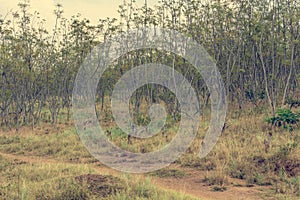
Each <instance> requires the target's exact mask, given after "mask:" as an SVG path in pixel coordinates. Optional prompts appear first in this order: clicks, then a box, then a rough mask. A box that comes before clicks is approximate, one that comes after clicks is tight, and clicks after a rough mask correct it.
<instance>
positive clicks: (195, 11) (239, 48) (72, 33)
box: [0, 0, 300, 129]
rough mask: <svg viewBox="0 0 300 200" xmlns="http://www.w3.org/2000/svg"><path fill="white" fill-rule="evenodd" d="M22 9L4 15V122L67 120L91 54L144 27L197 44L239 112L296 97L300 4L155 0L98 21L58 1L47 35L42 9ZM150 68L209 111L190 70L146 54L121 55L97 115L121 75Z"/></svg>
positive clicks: (103, 83) (152, 91) (167, 56)
mask: <svg viewBox="0 0 300 200" xmlns="http://www.w3.org/2000/svg"><path fill="white" fill-rule="evenodd" d="M18 5H19V10H18V11H17V12H13V13H8V14H7V15H6V16H1V17H0V39H1V42H0V87H1V89H0V90H1V94H0V122H1V125H5V126H8V127H16V128H17V129H18V128H19V127H20V126H22V125H32V126H35V125H36V124H37V123H38V122H40V121H47V122H51V123H53V124H55V123H57V119H58V117H59V115H60V114H61V113H62V112H66V116H67V118H68V120H69V118H70V115H71V107H72V105H71V98H72V90H73V83H74V80H75V77H76V74H77V71H78V69H79V67H80V65H81V64H82V63H83V61H84V59H85V57H86V56H87V55H88V53H89V52H91V50H92V49H93V47H95V46H96V45H98V44H100V43H101V42H103V41H106V40H108V39H109V38H110V37H112V36H113V35H114V34H117V33H122V32H126V31H127V30H130V29H134V28H143V27H150V28H155V27H162V28H167V29H173V30H177V31H180V32H181V33H184V34H185V35H187V36H189V37H191V38H193V39H194V40H195V41H197V42H198V43H199V44H202V45H203V46H204V47H205V49H206V50H207V51H208V52H209V54H210V55H211V56H212V57H213V59H214V60H215V62H216V63H217V66H218V69H219V71H220V73H221V75H222V77H223V80H224V82H225V88H226V92H227V98H228V100H229V102H230V104H232V105H238V107H239V109H242V108H243V107H244V106H245V105H246V104H249V103H251V104H253V105H254V106H261V105H266V106H268V108H269V110H270V113H271V114H272V115H275V113H276V110H277V108H279V107H281V106H283V105H284V104H285V103H286V101H287V100H288V99H295V98H300V97H299V96H300V95H299V92H300V90H299V89H300V87H299V81H300V57H299V51H300V32H299V31H300V27H299V22H300V20H299V19H300V1H299V0H253V1H247V0H223V1H221V0H211V1H204V0H161V1H159V2H158V3H157V4H156V5H155V6H154V7H150V6H148V1H147V0H145V1H144V4H143V5H142V6H138V5H137V4H136V0H124V2H123V3H122V4H121V5H120V6H119V8H118V12H119V19H115V18H106V19H100V20H99V21H98V23H97V24H92V23H91V22H90V21H89V19H86V18H83V17H81V16H80V15H79V14H78V15H74V16H73V17H71V18H70V19H67V18H65V17H64V14H63V6H62V5H60V4H58V5H57V6H56V8H55V10H54V15H55V17H56V21H55V22H56V23H55V26H54V27H53V30H47V29H46V28H45V24H46V23H47V22H46V21H45V20H43V19H42V17H41V16H40V15H39V13H38V12H31V11H30V9H29V8H30V4H29V2H28V1H22V2H20V3H19V4H18ZM125 50H126V49H124V51H125ZM150 62H157V63H163V64H166V65H168V66H172V67H173V68H174V69H176V70H177V71H179V72H180V73H182V74H184V76H185V77H186V78H187V79H188V80H189V81H190V82H191V84H192V85H193V86H194V88H195V91H196V93H197V96H198V98H199V100H200V101H201V102H202V104H203V107H205V106H207V104H208V103H209V92H208V89H207V88H206V87H205V84H204V82H203V79H202V78H201V76H200V75H199V74H198V73H196V72H195V70H194V69H193V67H192V66H190V65H189V63H187V62H186V61H185V60H184V59H182V58H180V57H178V56H176V55H174V54H172V53H167V52H162V51H159V50H156V49H146V50H139V51H136V52H130V53H127V54H126V55H124V56H123V57H121V58H119V59H118V60H117V61H116V62H115V63H114V65H115V67H113V68H111V69H110V70H107V71H106V72H105V74H104V76H103V77H102V78H101V80H100V82H99V85H98V91H97V101H99V102H100V103H101V104H102V106H101V107H102V109H103V107H104V102H105V99H106V98H105V96H107V95H110V94H111V92H112V90H113V85H114V84H115V83H116V82H117V81H118V79H119V78H120V77H121V76H122V75H123V74H124V73H125V72H126V71H127V70H129V69H131V68H133V67H135V66H137V65H139V64H144V63H150ZM132 99H133V100H132V103H133V105H134V109H135V113H138V112H139V108H140V105H141V102H140V101H141V99H146V101H147V102H149V103H153V102H157V101H165V102H166V105H167V107H169V108H168V110H169V113H173V114H174V113H176V112H175V111H176V110H178V109H179V105H177V103H176V102H177V101H176V98H175V97H174V95H173V94H172V93H170V92H167V90H166V89H165V88H163V87H160V86H158V85H147V86H145V87H143V88H141V89H139V90H138V91H136V93H135V95H134V97H133V98H132ZM174 117H176V116H175V114H174Z"/></svg>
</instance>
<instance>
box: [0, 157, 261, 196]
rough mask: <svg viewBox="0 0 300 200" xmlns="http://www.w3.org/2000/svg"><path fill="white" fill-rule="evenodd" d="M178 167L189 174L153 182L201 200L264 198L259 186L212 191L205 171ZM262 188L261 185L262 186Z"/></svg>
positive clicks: (45, 160) (30, 160)
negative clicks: (205, 182) (207, 183)
mask: <svg viewBox="0 0 300 200" xmlns="http://www.w3.org/2000/svg"><path fill="white" fill-rule="evenodd" d="M0 155H1V156H2V157H4V158H6V159H9V160H18V161H22V162H26V163H36V164H38V163H50V164H55V163H57V164H68V165H77V164H76V163H68V162H63V161H58V160H55V159H48V158H42V157H37V156H22V155H14V154H7V153H1V152H0ZM88 165H90V166H91V167H93V168H95V169H96V170H97V171H98V172H99V173H100V174H106V175H107V174H109V175H115V176H118V175H120V172H118V171H115V170H112V169H109V168H107V167H104V166H103V167H102V166H98V165H96V164H88ZM176 168H177V169H181V170H184V171H185V172H186V174H187V175H185V176H184V177H182V178H174V177H170V178H159V177H151V179H152V182H153V183H154V184H155V185H157V186H159V187H161V188H163V189H166V190H173V191H177V192H181V193H184V194H189V195H192V196H195V197H197V198H199V199H201V200H227V199H228V200H248V199H249V200H253V199H254V200H259V199H263V198H262V192H261V191H259V190H258V189H259V187H234V186H228V187H226V188H227V190H226V191H223V192H215V191H212V188H211V187H210V186H206V185H205V184H204V183H203V182H202V181H201V180H203V179H204V177H205V172H203V171H198V170H195V169H190V168H180V167H178V166H177V167H176ZM135 176H139V177H145V176H144V175H135ZM230 181H231V182H235V183H238V184H240V183H241V180H236V179H230ZM260 188H261V187H260Z"/></svg>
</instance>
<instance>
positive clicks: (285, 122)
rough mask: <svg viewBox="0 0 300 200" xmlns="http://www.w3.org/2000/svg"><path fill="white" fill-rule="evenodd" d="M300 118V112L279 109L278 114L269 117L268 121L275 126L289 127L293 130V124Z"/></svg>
mask: <svg viewBox="0 0 300 200" xmlns="http://www.w3.org/2000/svg"><path fill="white" fill-rule="evenodd" d="M299 119H300V113H294V112H292V111H291V110H290V109H279V110H278V111H277V113H276V116H274V117H270V118H268V119H267V120H266V121H267V122H268V123H271V124H272V125H274V126H278V127H281V126H283V127H284V128H289V129H290V130H293V125H295V124H297V123H298V122H299Z"/></svg>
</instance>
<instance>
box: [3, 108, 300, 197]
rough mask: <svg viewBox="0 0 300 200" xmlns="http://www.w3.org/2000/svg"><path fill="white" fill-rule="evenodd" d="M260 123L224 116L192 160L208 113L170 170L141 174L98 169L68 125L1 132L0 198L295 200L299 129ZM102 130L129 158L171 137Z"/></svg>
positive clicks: (256, 118)
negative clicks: (212, 141) (206, 147)
mask: <svg viewBox="0 0 300 200" xmlns="http://www.w3.org/2000/svg"><path fill="white" fill-rule="evenodd" d="M265 117H266V114H265V113H263V112H260V113H259V112H257V111H256V110H252V109H249V110H248V111H244V112H243V113H238V112H231V113H230V114H229V116H228V120H227V122H226V127H225V130H224V133H223V134H222V136H221V137H220V139H219V141H218V144H217V145H216V146H215V148H214V149H213V151H212V152H211V153H210V154H209V155H208V156H207V157H206V158H204V159H199V157H198V153H199V146H200V144H201V141H202V139H203V137H204V135H205V132H206V130H207V129H208V120H209V115H207V117H203V118H202V123H201V126H200V128H199V132H198V135H197V138H196V139H195V141H194V142H193V144H192V145H191V147H190V148H189V149H188V150H187V152H186V153H185V154H184V155H182V156H181V157H180V158H179V159H178V160H177V161H176V162H175V163H173V164H172V165H171V166H170V167H168V168H166V169H162V170H159V171H156V172H152V173H149V174H145V175H130V174H125V173H120V172H116V171H113V170H111V169H108V168H106V167H105V166H103V165H102V164H101V163H99V162H98V161H97V160H95V159H94V158H93V157H91V156H90V154H89V153H88V151H87V150H86V149H85V148H84V146H83V145H82V143H81V142H80V139H79V137H78V135H77V134H76V130H75V128H74V126H73V125H72V123H70V124H66V122H65V121H61V122H59V123H58V125H57V126H52V125H48V124H40V125H39V126H38V127H37V128H35V129H31V128H28V127H23V128H22V129H20V130H19V132H15V131H14V130H2V131H1V134H0V152H1V154H0V173H1V176H0V199H226V198H227V199H229V198H230V199H297V198H299V197H300V183H299V174H300V157H299V155H300V148H299V132H300V131H299V128H296V129H295V130H294V131H293V132H290V131H289V130H286V129H283V128H274V127H270V126H268V125H267V124H266V122H265V120H264V119H265ZM103 121H104V122H105V120H103ZM107 121H109V120H107ZM106 128H107V130H110V131H111V132H112V136H111V141H112V142H113V143H115V144H116V145H118V146H121V147H122V148H124V149H128V150H131V151H135V152H141V151H146V152H148V151H152V150H155V149H156V148H160V146H161V145H164V144H165V143H167V142H168V141H169V140H170V139H171V138H172V137H173V136H174V135H175V134H176V128H173V127H170V128H169V129H168V131H167V134H168V136H169V137H168V138H166V137H165V136H163V135H157V136H155V137H154V138H151V139H150V140H148V141H147V140H140V139H134V138H133V141H132V144H128V141H127V137H125V136H124V134H123V133H122V132H121V131H120V130H119V129H117V128H116V127H115V126H114V124H109V123H108V125H107V126H106ZM270 133H271V136H270ZM268 138H270V143H269V144H268V145H266V143H265V141H266V139H268ZM145 148H146V149H145Z"/></svg>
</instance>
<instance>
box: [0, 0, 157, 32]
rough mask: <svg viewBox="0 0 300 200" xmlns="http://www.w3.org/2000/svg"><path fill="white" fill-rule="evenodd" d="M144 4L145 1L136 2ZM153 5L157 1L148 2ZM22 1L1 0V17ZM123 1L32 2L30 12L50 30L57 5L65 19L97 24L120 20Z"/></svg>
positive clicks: (75, 0)
mask: <svg viewBox="0 0 300 200" xmlns="http://www.w3.org/2000/svg"><path fill="white" fill-rule="evenodd" d="M136 1H137V2H138V3H143V2H144V0H136ZM148 1H149V2H150V4H151V3H153V2H155V1H157V0H148ZM19 2H20V0H0V15H2V16H5V15H6V14H7V13H9V12H11V11H16V10H17V9H18V6H17V5H18V3H19ZM122 2H123V0H30V10H31V11H38V12H39V13H40V16H41V18H43V19H46V21H47V22H46V26H47V27H48V28H50V27H54V21H55V16H54V14H53V10H54V9H55V5H56V4H57V3H61V4H62V5H63V10H64V14H63V15H64V17H65V18H70V17H71V16H73V15H76V14H77V13H80V14H81V15H82V17H85V18H87V19H89V20H90V21H91V23H97V22H98V20H99V19H102V18H106V17H111V18H112V17H115V18H118V16H119V15H118V12H117V10H118V6H119V5H120V4H121V3H122Z"/></svg>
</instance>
